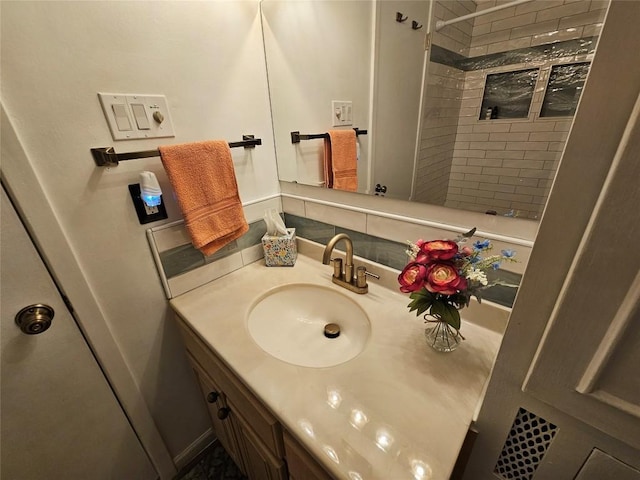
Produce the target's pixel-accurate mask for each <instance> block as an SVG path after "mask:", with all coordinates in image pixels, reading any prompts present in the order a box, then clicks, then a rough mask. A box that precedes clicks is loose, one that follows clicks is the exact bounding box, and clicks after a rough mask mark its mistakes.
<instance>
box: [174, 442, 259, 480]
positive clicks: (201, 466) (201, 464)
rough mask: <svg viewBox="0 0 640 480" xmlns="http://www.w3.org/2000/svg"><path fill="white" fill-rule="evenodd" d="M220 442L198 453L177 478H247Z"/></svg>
mask: <svg viewBox="0 0 640 480" xmlns="http://www.w3.org/2000/svg"><path fill="white" fill-rule="evenodd" d="M246 478H247V477H245V476H244V475H242V472H240V470H239V469H238V467H236V465H235V463H233V460H231V457H229V455H228V454H227V452H225V451H224V449H223V448H222V446H221V445H220V443H219V442H217V441H216V442H214V443H213V444H211V445H210V446H209V447H207V448H206V449H205V450H204V451H203V452H202V453H201V454H200V455H198V456H197V457H196V458H195V459H194V460H193V461H192V462H191V464H189V465H188V466H187V467H186V468H184V469H183V470H182V471H181V472H180V473H178V475H177V476H176V478H175V480H246Z"/></svg>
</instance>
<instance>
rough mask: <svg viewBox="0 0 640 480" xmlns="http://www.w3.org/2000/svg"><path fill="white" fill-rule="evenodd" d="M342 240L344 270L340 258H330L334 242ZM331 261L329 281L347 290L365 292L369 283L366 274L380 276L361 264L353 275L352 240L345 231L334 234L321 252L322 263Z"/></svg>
mask: <svg viewBox="0 0 640 480" xmlns="http://www.w3.org/2000/svg"><path fill="white" fill-rule="evenodd" d="M340 240H344V242H345V244H346V258H345V262H344V263H345V265H344V271H343V270H342V259H341V258H333V259H332V258H331V252H333V249H334V248H335V246H336V244H337V243H338V242H339V241H340ZM330 261H332V262H333V275H332V277H331V281H332V282H333V283H335V284H336V285H340V286H341V287H344V288H346V289H348V290H351V291H352V292H355V293H367V292H368V291H369V285H367V276H370V277H374V278H380V277H379V276H378V275H375V274H373V273H371V272H367V269H366V268H365V267H363V266H361V267H358V268H357V269H356V276H355V277H354V275H353V242H352V241H351V238H349V235H347V234H346V233H339V234H337V235H335V236H334V237H333V238H332V239H331V240H329V243H327V246H326V247H325V249H324V253H323V254H322V263H323V264H324V265H329V262H330Z"/></svg>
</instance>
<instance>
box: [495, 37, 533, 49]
mask: <svg viewBox="0 0 640 480" xmlns="http://www.w3.org/2000/svg"><path fill="white" fill-rule="evenodd" d="M531 38H532V37H522V38H516V39H512V40H507V41H504V42H496V43H492V44H490V45H488V46H487V53H498V52H508V51H509V50H517V49H519V48H526V47H529V46H530V45H531Z"/></svg>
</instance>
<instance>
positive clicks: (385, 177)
mask: <svg viewBox="0 0 640 480" xmlns="http://www.w3.org/2000/svg"><path fill="white" fill-rule="evenodd" d="M376 8H377V13H376V45H375V72H374V91H373V103H372V105H373V107H372V108H373V113H372V116H373V121H372V128H371V132H370V133H371V140H372V153H371V156H372V160H371V164H372V169H373V172H372V182H371V183H372V185H376V184H378V183H379V184H380V185H384V186H386V187H387V195H389V196H390V197H392V198H400V199H403V200H409V199H410V198H411V187H412V178H413V169H414V157H415V153H416V141H417V134H418V121H419V119H420V95H421V93H422V77H423V70H424V58H425V50H424V41H425V35H426V31H427V27H428V25H427V23H428V19H429V8H430V2H426V1H422V2H415V1H404V0H399V1H393V2H388V1H383V2H377V6H376ZM398 11H399V12H400V13H402V14H403V16H404V17H407V19H406V20H405V21H404V22H397V21H396V12H398ZM413 21H415V22H418V24H419V25H422V28H420V29H417V30H414V29H413V28H412V22H413Z"/></svg>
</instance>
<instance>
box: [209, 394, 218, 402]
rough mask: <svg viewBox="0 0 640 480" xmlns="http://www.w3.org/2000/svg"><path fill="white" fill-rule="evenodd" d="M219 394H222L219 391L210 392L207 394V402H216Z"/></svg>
mask: <svg viewBox="0 0 640 480" xmlns="http://www.w3.org/2000/svg"><path fill="white" fill-rule="evenodd" d="M219 396H220V394H219V393H218V392H209V395H207V402H209V403H216V401H217V400H218V397H219Z"/></svg>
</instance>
